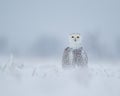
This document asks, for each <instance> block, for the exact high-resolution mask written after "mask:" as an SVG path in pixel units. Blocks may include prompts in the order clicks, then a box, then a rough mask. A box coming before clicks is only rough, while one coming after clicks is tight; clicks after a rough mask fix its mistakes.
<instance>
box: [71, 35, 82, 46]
mask: <svg viewBox="0 0 120 96" xmlns="http://www.w3.org/2000/svg"><path fill="white" fill-rule="evenodd" d="M69 43H70V46H71V47H72V48H78V47H79V46H80V43H81V36H80V34H77V33H74V34H70V35H69Z"/></svg>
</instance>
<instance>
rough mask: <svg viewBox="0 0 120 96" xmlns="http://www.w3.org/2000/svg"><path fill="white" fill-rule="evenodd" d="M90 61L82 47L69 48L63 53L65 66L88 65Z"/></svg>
mask: <svg viewBox="0 0 120 96" xmlns="http://www.w3.org/2000/svg"><path fill="white" fill-rule="evenodd" d="M87 62H88V58H87V54H86V52H85V51H84V50H83V48H82V47H80V48H79V49H72V48H69V47H68V48H67V49H66V50H65V51H64V55H63V64H62V65H63V67H64V66H66V67H67V66H73V67H75V66H86V65H87Z"/></svg>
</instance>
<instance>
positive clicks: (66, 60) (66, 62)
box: [62, 47, 70, 67]
mask: <svg viewBox="0 0 120 96" xmlns="http://www.w3.org/2000/svg"><path fill="white" fill-rule="evenodd" d="M69 53H70V48H69V47H67V48H66V49H65V50H64V53H63V57H62V67H66V66H67V65H70V63H69Z"/></svg>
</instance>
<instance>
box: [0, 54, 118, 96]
mask: <svg viewBox="0 0 120 96" xmlns="http://www.w3.org/2000/svg"><path fill="white" fill-rule="evenodd" d="M0 63H1V64H0V96H120V64H119V62H117V64H114V63H113V62H89V66H88V68H75V69H62V68H61V62H60V60H58V59H56V60H51V59H44V60H39V59H33V58H32V59H30V58H26V59H18V58H16V59H13V57H12V56H11V58H10V59H8V58H4V59H0Z"/></svg>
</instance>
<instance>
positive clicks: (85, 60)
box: [81, 48, 88, 65]
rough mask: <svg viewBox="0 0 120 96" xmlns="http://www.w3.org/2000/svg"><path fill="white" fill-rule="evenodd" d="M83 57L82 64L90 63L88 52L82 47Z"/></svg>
mask: <svg viewBox="0 0 120 96" xmlns="http://www.w3.org/2000/svg"><path fill="white" fill-rule="evenodd" d="M81 51H82V52H81V57H82V64H83V65H87V64H88V56H87V53H86V51H85V50H84V49H83V48H82V50H81Z"/></svg>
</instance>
